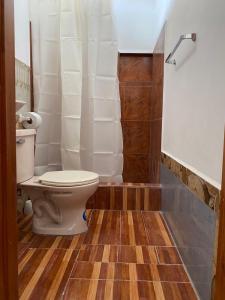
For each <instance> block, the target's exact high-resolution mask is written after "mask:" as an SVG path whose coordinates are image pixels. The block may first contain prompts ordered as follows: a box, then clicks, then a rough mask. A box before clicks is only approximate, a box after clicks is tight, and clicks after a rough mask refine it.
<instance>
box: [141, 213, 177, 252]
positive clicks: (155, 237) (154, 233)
mask: <svg viewBox="0 0 225 300" xmlns="http://www.w3.org/2000/svg"><path fill="white" fill-rule="evenodd" d="M142 214H143V218H144V223H145V227H146V230H147V236H148V241H149V245H154V246H172V245H173V241H172V238H171V237H170V234H169V232H168V230H167V228H166V227H165V224H164V221H163V219H162V216H161V214H160V213H159V212H142Z"/></svg>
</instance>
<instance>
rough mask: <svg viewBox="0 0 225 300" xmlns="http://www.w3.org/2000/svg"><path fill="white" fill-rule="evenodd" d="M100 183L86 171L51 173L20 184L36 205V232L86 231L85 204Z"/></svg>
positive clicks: (92, 174) (72, 233) (34, 215)
mask: <svg viewBox="0 0 225 300" xmlns="http://www.w3.org/2000/svg"><path fill="white" fill-rule="evenodd" d="M98 184H99V177H98V174H96V173H92V172H87V171H57V172H48V173H45V174H44V175H42V176H40V177H32V178H31V179H30V180H28V181H25V182H23V183H22V184H21V188H22V189H23V190H24V191H25V192H26V193H27V194H28V195H29V197H30V199H31V202H32V207H33V225H32V229H33V232H35V233H37V234H48V235H74V234H78V233H82V232H85V231H87V229H88V227H87V222H86V217H85V207H86V203H87V200H88V199H89V198H90V197H91V196H92V195H93V194H94V192H95V191H96V189H97V187H98Z"/></svg>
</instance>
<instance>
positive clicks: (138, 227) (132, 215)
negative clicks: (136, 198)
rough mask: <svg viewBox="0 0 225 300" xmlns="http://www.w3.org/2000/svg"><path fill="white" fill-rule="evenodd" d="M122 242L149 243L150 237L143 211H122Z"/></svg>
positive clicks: (124, 243)
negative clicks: (148, 237)
mask: <svg viewBox="0 0 225 300" xmlns="http://www.w3.org/2000/svg"><path fill="white" fill-rule="evenodd" d="M121 244H122V245H148V239H147V235H146V231H145V226H144V222H143V218H142V215H141V212H136V211H126V212H125V211H122V212H121Z"/></svg>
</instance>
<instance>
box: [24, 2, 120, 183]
mask: <svg viewBox="0 0 225 300" xmlns="http://www.w3.org/2000/svg"><path fill="white" fill-rule="evenodd" d="M30 3H31V20H32V24H33V32H34V33H33V43H34V50H35V51H34V72H35V74H34V75H35V99H36V106H35V108H36V111H38V112H39V113H40V114H41V115H42V117H43V119H44V123H43V125H42V127H41V128H40V130H39V132H38V136H37V148H36V166H37V167H36V171H37V173H39V174H40V173H42V172H44V171H46V170H53V169H60V167H61V166H62V168H63V169H84V170H90V171H95V172H97V173H99V174H100V176H101V180H102V181H114V182H115V181H116V182H120V181H121V180H122V168H123V156H122V130H121V123H120V98H119V87H118V79H117V60H118V48H117V41H116V36H115V31H114V24H113V17H112V3H111V0H85V1H84V0H70V1H69V0H42V1H37V0H36V1H35V0H31V2H30ZM59 149H61V154H60V152H59Z"/></svg>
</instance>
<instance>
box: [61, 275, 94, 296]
mask: <svg viewBox="0 0 225 300" xmlns="http://www.w3.org/2000/svg"><path fill="white" fill-rule="evenodd" d="M96 281H97V280H96ZM89 285H90V280H82V279H70V280H69V282H68V285H67V287H66V290H65V294H64V300H71V299H74V300H88V298H87V294H88V289H89ZM94 299H95V298H93V299H89V300H94Z"/></svg>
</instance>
